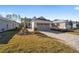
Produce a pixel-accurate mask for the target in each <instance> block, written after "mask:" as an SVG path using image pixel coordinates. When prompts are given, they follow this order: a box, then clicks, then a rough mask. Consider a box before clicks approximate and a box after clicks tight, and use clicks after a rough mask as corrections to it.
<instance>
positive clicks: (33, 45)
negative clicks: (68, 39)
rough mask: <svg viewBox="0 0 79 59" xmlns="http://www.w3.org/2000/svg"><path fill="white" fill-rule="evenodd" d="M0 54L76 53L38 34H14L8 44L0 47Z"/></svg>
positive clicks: (52, 39)
mask: <svg viewBox="0 0 79 59" xmlns="http://www.w3.org/2000/svg"><path fill="white" fill-rule="evenodd" d="M0 52H4V53H5V52H8V53H16V52H18V53H23V52H24V53H52V52H53V53H59V52H61V53H64V52H66V53H67V52H71V53H72V52H77V51H76V50H74V49H72V48H70V47H69V46H67V45H65V44H63V43H60V42H58V41H57V40H56V39H55V38H50V37H48V36H46V35H44V34H41V33H39V32H35V33H30V34H28V35H18V34H16V35H15V36H13V37H12V38H11V40H10V41H9V42H8V44H2V45H0Z"/></svg>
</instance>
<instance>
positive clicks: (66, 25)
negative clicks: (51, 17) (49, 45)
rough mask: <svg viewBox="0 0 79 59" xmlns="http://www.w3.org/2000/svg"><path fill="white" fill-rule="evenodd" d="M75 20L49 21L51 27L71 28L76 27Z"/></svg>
mask: <svg viewBox="0 0 79 59" xmlns="http://www.w3.org/2000/svg"><path fill="white" fill-rule="evenodd" d="M76 24H77V23H76V22H75V21H68V20H57V21H53V22H52V23H51V29H57V30H59V29H61V30H72V29H75V28H77V27H76Z"/></svg>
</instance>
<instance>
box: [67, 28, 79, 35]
mask: <svg viewBox="0 0 79 59" xmlns="http://www.w3.org/2000/svg"><path fill="white" fill-rule="evenodd" d="M67 33H70V34H75V35H79V29H75V30H73V31H71V32H67Z"/></svg>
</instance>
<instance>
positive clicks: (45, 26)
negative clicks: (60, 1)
mask: <svg viewBox="0 0 79 59" xmlns="http://www.w3.org/2000/svg"><path fill="white" fill-rule="evenodd" d="M49 29H50V25H44V24H37V30H49Z"/></svg>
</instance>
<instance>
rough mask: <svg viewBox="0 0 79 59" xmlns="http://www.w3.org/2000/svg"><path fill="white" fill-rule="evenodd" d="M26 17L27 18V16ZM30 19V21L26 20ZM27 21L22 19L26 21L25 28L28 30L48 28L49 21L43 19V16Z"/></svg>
mask: <svg viewBox="0 0 79 59" xmlns="http://www.w3.org/2000/svg"><path fill="white" fill-rule="evenodd" d="M27 19H28V18H27ZM28 20H30V21H28ZM28 20H27V21H25V20H24V21H23V22H24V23H26V28H27V29H28V30H29V31H34V30H39V31H40V30H41V31H46V30H50V25H51V21H49V20H46V19H44V18H43V17H39V18H33V19H28Z"/></svg>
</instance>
